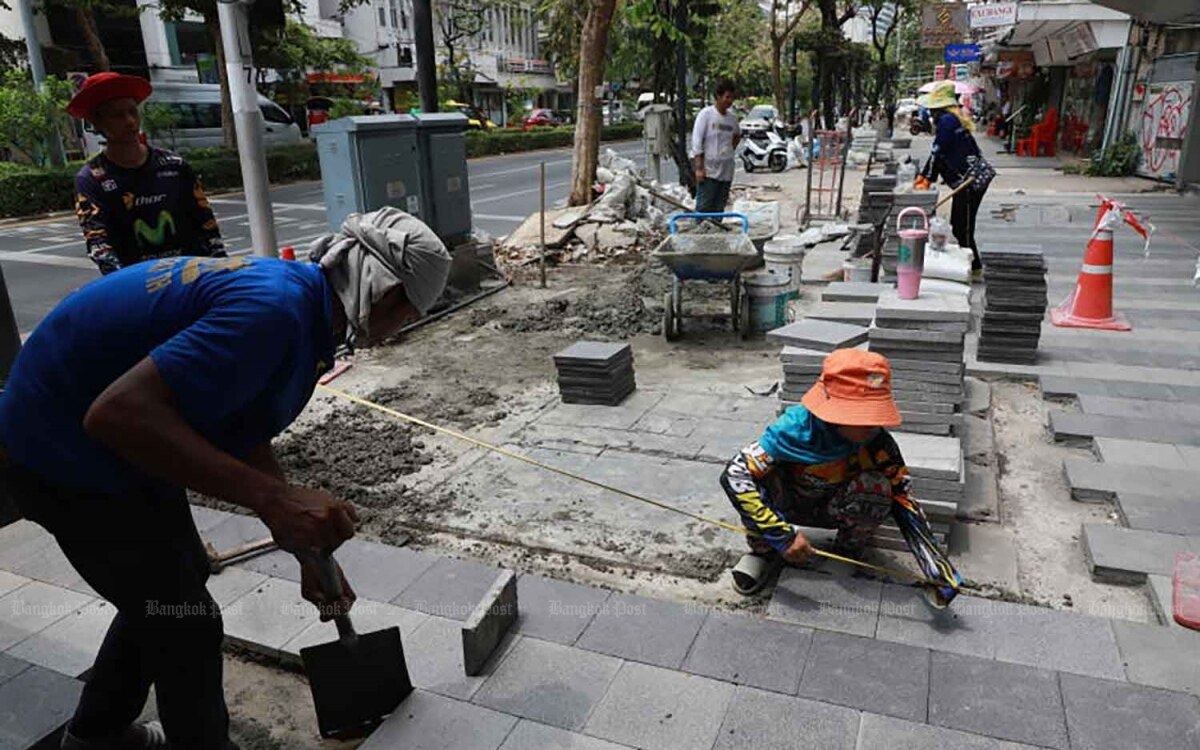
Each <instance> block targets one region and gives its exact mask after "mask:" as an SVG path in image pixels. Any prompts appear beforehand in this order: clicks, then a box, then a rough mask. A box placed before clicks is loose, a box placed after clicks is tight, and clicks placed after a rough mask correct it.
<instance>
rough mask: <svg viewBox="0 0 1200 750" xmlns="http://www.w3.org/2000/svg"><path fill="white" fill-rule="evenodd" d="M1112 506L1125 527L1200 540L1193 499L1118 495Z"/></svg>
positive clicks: (1199, 514) (1199, 506) (1197, 504)
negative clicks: (1118, 513)
mask: <svg viewBox="0 0 1200 750" xmlns="http://www.w3.org/2000/svg"><path fill="white" fill-rule="evenodd" d="M1146 489H1147V490H1152V488H1150V487H1147V488H1146ZM1116 503H1117V508H1118V509H1119V510H1120V511H1121V518H1122V519H1123V520H1124V521H1125V525H1126V526H1128V527H1129V528H1131V529H1142V530H1145V531H1156V532H1159V533H1162V534H1183V535H1185V536H1200V500H1197V499H1196V497H1195V496H1192V497H1172V496H1169V495H1142V494H1136V493H1131V492H1118V493H1117V498H1116Z"/></svg>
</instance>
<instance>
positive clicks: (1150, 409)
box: [1079, 311, 1200, 423]
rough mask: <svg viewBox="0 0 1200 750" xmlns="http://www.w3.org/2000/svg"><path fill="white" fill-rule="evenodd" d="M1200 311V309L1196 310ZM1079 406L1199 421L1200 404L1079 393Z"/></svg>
mask: <svg viewBox="0 0 1200 750" xmlns="http://www.w3.org/2000/svg"><path fill="white" fill-rule="evenodd" d="M1198 312H1200V311H1198ZM1079 406H1080V408H1081V409H1083V413H1084V414H1098V415H1101V416H1106V417H1133V418H1136V419H1165V420H1169V421H1172V422H1192V423H1196V422H1200V405H1197V404H1189V403H1186V402H1178V401H1175V402H1171V401H1148V400H1146V399H1132V398H1113V397H1112V396H1099V395H1096V394H1092V393H1081V394H1079Z"/></svg>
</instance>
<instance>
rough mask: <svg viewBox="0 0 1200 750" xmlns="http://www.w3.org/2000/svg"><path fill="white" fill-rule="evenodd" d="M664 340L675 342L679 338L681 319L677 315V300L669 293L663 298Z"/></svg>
mask: <svg viewBox="0 0 1200 750" xmlns="http://www.w3.org/2000/svg"><path fill="white" fill-rule="evenodd" d="M662 325H663V338H665V339H666V340H667V341H675V340H676V339H678V338H679V317H678V316H677V315H676V314H675V300H674V299H672V297H671V293H670V292H667V293H666V295H665V297H664V298H663V324H662Z"/></svg>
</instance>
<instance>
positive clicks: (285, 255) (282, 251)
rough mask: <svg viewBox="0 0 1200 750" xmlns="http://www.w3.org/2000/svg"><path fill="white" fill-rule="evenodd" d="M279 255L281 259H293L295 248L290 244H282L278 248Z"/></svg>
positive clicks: (294, 257)
mask: <svg viewBox="0 0 1200 750" xmlns="http://www.w3.org/2000/svg"><path fill="white" fill-rule="evenodd" d="M279 257H280V259H281V260H295V259H296V249H295V248H294V247H292V246H291V245H284V246H283V247H281V248H279Z"/></svg>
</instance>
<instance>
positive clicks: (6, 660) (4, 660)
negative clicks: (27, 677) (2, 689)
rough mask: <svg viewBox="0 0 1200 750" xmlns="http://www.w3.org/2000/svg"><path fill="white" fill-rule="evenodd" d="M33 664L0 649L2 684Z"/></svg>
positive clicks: (0, 682)
mask: <svg viewBox="0 0 1200 750" xmlns="http://www.w3.org/2000/svg"><path fill="white" fill-rule="evenodd" d="M31 666H32V665H31V664H30V663H29V662H27V661H25V660H24V659H18V658H17V657H15V656H9V655H8V654H6V653H4V652H3V651H0V684H3V683H5V682H8V681H9V680H11V679H12V678H14V677H16V676H17V675H19V674H21V673H22V672H24V671H25V670H26V669H29V667H31Z"/></svg>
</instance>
